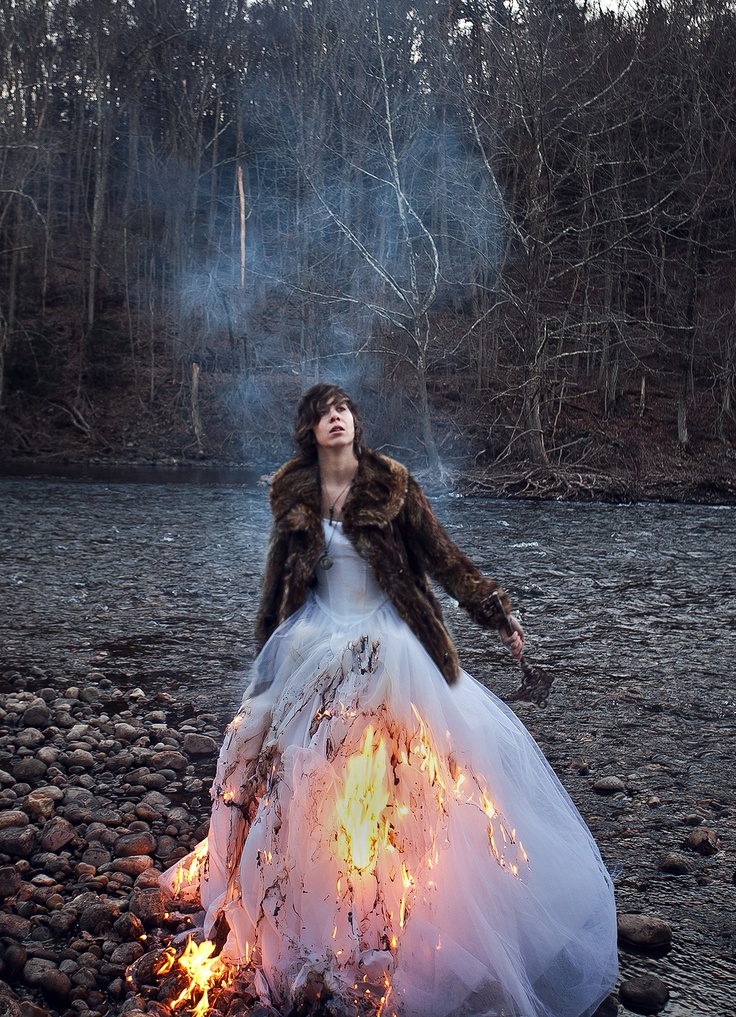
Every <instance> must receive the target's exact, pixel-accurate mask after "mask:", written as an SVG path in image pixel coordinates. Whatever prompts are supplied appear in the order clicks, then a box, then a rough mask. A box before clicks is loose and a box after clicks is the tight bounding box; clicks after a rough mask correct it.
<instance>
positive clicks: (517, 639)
mask: <svg viewBox="0 0 736 1017" xmlns="http://www.w3.org/2000/svg"><path fill="white" fill-rule="evenodd" d="M506 619H507V621H508V624H509V627H510V628H511V631H510V632H507V631H506V630H505V629H504V628H502V629H499V635H500V636H501V642H502V643H503V645H504V646H505V647H507V649H509V650H511V656H512V657H513V658H514V660H519V658H520V657H521V655H522V653H523V652H524V630H523V628H522V627H521V625H520V624H519V622H518V621H517V620H516V618H514V616H513V615H512V614H509V615H507V616H506Z"/></svg>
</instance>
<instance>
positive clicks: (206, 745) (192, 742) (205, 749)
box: [182, 734, 219, 756]
mask: <svg viewBox="0 0 736 1017" xmlns="http://www.w3.org/2000/svg"><path fill="white" fill-rule="evenodd" d="M182 748H183V749H184V751H185V752H186V754H187V755H188V756H215V755H217V752H218V750H219V746H218V744H217V742H216V741H215V739H214V738H210V736H209V735H201V734H187V735H184V741H183V743H182Z"/></svg>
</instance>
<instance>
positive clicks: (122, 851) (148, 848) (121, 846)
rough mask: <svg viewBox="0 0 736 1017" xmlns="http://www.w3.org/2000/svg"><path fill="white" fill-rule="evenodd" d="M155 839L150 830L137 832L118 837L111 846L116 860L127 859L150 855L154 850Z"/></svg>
mask: <svg viewBox="0 0 736 1017" xmlns="http://www.w3.org/2000/svg"><path fill="white" fill-rule="evenodd" d="M156 844H157V841H156V838H155V837H154V835H153V834H152V833H151V832H150V830H137V831H136V832H135V833H128V834H124V835H123V836H122V837H118V839H117V840H116V841H115V844H114V845H113V851H114V852H115V856H116V858H127V857H129V856H131V855H150V854H153V852H154V851H155V850H156Z"/></svg>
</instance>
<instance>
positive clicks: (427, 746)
mask: <svg viewBox="0 0 736 1017" xmlns="http://www.w3.org/2000/svg"><path fill="white" fill-rule="evenodd" d="M411 708H412V711H413V712H414V716H415V717H416V718H417V720H418V721H419V734H418V735H417V738H416V741H415V742H414V745H413V747H412V750H411V751H412V753H413V754H414V755H416V756H418V757H419V760H420V764H419V768H420V770H421V771H422V773H426V774H427V776H428V777H429V783H430V784H432V785H434V784H435V783H436V784H438V785H439V787H441V788H442V790H445V782H444V780H443V779H442V774H441V767H442V763H441V760H440V757H439V756H438V755H437V753H436V752H435V750H434V746H433V745H432V741H431V740H430V737H429V735H428V733H427V728H426V725H425V723H424V721H423V720H422V717H421V715H420V713H419V710H417V708H416V706H415V705H414V703H412V704H411ZM440 802H441V796H440Z"/></svg>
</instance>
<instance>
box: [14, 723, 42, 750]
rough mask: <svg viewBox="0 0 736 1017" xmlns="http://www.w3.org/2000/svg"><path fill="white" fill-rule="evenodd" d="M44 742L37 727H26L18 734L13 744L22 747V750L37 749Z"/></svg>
mask: <svg viewBox="0 0 736 1017" xmlns="http://www.w3.org/2000/svg"><path fill="white" fill-rule="evenodd" d="M45 740H46V739H45V738H44V736H43V734H42V733H41V732H40V731H39V730H38V728H37V727H27V728H26V729H25V731H19V732H18V734H17V736H16V738H15V744H16V745H19V746H22V747H23V748H24V749H37V748H38V746H39V745H43V743H44V741H45Z"/></svg>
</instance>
